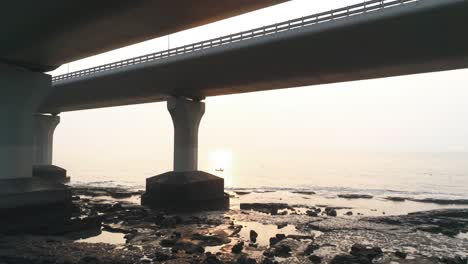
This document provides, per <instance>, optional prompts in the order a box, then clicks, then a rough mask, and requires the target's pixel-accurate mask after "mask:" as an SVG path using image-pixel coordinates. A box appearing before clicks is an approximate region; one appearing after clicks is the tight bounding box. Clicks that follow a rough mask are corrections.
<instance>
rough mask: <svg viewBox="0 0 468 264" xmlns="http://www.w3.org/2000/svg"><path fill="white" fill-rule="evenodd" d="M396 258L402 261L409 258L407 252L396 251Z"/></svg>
mask: <svg viewBox="0 0 468 264" xmlns="http://www.w3.org/2000/svg"><path fill="white" fill-rule="evenodd" d="M395 256H397V257H399V258H401V259H405V258H406V257H407V256H408V254H406V253H405V252H401V251H395Z"/></svg>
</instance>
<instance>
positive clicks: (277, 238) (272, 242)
mask: <svg viewBox="0 0 468 264" xmlns="http://www.w3.org/2000/svg"><path fill="white" fill-rule="evenodd" d="M285 238H286V235H284V234H276V236H274V237H270V246H273V245H275V244H276V243H278V242H280V241H281V240H283V239H285Z"/></svg>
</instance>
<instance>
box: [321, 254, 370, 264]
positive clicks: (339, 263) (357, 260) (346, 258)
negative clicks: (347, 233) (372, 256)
mask: <svg viewBox="0 0 468 264" xmlns="http://www.w3.org/2000/svg"><path fill="white" fill-rule="evenodd" d="M330 263H331V264H372V262H371V261H370V260H369V259H367V258H366V257H362V256H359V257H357V256H352V255H344V254H343V255H336V256H335V257H333V259H332V260H331V262H330Z"/></svg>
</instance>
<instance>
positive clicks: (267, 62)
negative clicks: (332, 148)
mask: <svg viewBox="0 0 468 264" xmlns="http://www.w3.org/2000/svg"><path fill="white" fill-rule="evenodd" d="M467 6H468V4H467V1H463V0H447V1H438V0H419V1H414V0H413V1H409V0H408V1H404V0H402V1H400V0H387V1H368V2H366V3H365V4H359V5H354V6H351V7H347V8H342V9H339V10H334V11H331V12H326V13H321V14H316V15H313V16H309V17H305V18H300V19H296V20H290V21H286V22H284V23H279V24H274V25H270V26H267V27H263V28H259V29H255V30H251V31H247V32H241V33H239V34H234V35H229V36H225V37H221V38H218V39H214V40H209V41H205V42H201V43H195V44H192V45H188V46H184V47H179V48H176V49H172V50H169V51H163V52H159V53H154V54H150V55H146V56H142V57H137V58H132V59H129V60H125V61H121V62H117V63H112V64H108V65H103V66H99V67H95V68H92V69H87V70H84V71H80V72H76V73H71V74H69V75H63V76H57V77H55V78H54V81H55V82H54V86H55V90H54V92H53V94H52V95H51V96H50V97H49V98H48V99H47V101H46V102H45V103H44V104H43V106H42V107H41V110H42V111H44V112H62V111H71V110H80V109H88V108H97V107H106V106H116V105H125V104H135V103H144V102H154V101H161V100H165V99H166V98H167V96H171V95H176V96H187V97H192V98H203V97H206V96H215V95H223V94H232V93H242V92H252V91H261V90H269V89H279V88H288V87H297V86H304V85H313V84H322V83H331V82H341V81H350V80H360V79H368V78H378V77H386V76H395V75H403V74H411V73H419V72H429V71H439V70H448V69H457V68H464V67H466V66H467V65H466V64H468V62H467V55H468V52H467V49H468V45H467V44H468V41H467V36H466V35H465V34H463V32H461V31H460V29H463V25H465V24H466V23H467V22H468V21H467V15H466V14H468V12H467V11H468V8H467ZM206 43H209V44H206Z"/></svg>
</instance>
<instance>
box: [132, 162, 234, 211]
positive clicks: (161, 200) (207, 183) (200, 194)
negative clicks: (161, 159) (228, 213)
mask: <svg viewBox="0 0 468 264" xmlns="http://www.w3.org/2000/svg"><path fill="white" fill-rule="evenodd" d="M141 203H142V205H145V206H148V207H151V208H159V209H165V210H170V211H194V210H224V209H228V208H229V196H227V195H226V194H225V193H224V179H223V178H220V177H217V176H214V175H212V174H209V173H206V172H203V171H185V172H173V171H171V172H166V173H163V174H160V175H157V176H154V177H151V178H148V179H146V192H145V193H144V194H143V195H142V197H141Z"/></svg>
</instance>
